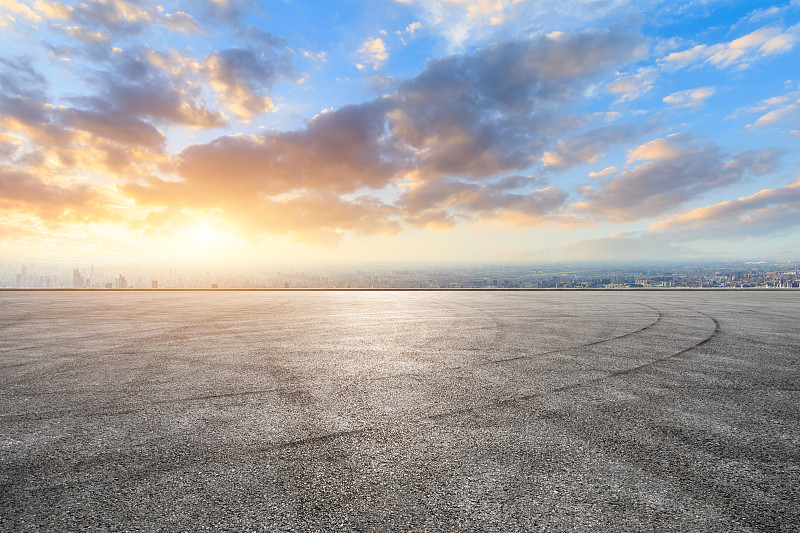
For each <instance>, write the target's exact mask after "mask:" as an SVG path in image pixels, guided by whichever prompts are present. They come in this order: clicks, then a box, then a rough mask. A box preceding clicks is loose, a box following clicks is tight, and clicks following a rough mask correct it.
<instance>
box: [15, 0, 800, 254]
mask: <svg viewBox="0 0 800 533" xmlns="http://www.w3.org/2000/svg"><path fill="white" fill-rule="evenodd" d="M0 31H2V37H3V39H2V41H3V45H2V47H1V48H0V262H2V261H59V262H86V263H90V262H91V263H104V262H113V263H120V262H164V261H182V262H187V263H194V264H199V263H204V264H205V263H213V264H230V265H234V264H240V265H241V264H269V263H270V262H286V261H291V262H295V263H309V264H314V263H343V262H383V263H385V262H398V263H401V262H402V263H406V262H431V263H435V262H448V263H453V262H465V263H475V262H493V263H502V262H532V263H542V262H550V261H564V260H589V261H592V260H594V261H606V260H631V261H633V260H637V261H640V260H653V261H658V260H681V259H687V260H696V259H703V258H717V259H767V258H769V259H794V260H796V259H800V257H799V256H800V253H798V251H800V0H791V1H787V2H776V3H774V4H770V3H766V2H744V1H730V0H726V1H715V0H703V1H700V0H689V1H660V0H653V1H636V2H631V1H626V0H574V1H570V2H564V1H563V0H558V1H556V0H383V1H381V0H375V1H354V0H353V1H350V0H341V1H337V2H322V1H319V2H315V1H304V0H284V1H277V0H276V1H272V2H257V1H248V0H193V1H191V2H189V1H186V2H183V1H168V0H167V1H164V2H161V3H154V2H133V1H131V2H128V1H124V0H86V1H81V2H56V1H49V0H35V1H24V0H0Z"/></svg>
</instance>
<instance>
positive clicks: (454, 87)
mask: <svg viewBox="0 0 800 533" xmlns="http://www.w3.org/2000/svg"><path fill="white" fill-rule="evenodd" d="M642 53H644V41H643V40H642V38H641V36H639V35H638V34H634V33H627V32H618V31H612V30H603V31H588V32H582V33H576V34H558V35H546V36H540V37H537V38H532V39H526V40H522V41H507V42H500V43H495V44H493V45H491V46H488V47H486V48H483V49H480V50H478V51H476V52H473V53H471V54H464V55H455V56H449V57H444V58H440V59H435V60H431V61H430V62H429V63H428V66H427V68H426V69H425V70H424V71H423V72H421V73H420V74H419V75H418V76H416V77H415V78H413V79H411V80H408V81H406V82H404V83H402V84H401V85H400V86H399V88H398V92H397V94H396V96H395V99H396V101H397V107H396V108H395V109H394V110H392V112H391V114H390V116H389V118H390V124H391V128H392V131H393V133H394V135H395V136H396V137H397V138H398V139H399V140H400V141H402V142H403V143H406V144H408V145H409V146H411V147H413V148H414V149H415V150H416V151H417V153H418V156H419V160H420V167H421V171H422V172H423V173H424V174H425V175H426V176H435V175H448V174H455V175H462V176H469V177H473V178H474V177H486V176H492V175H495V174H498V173H502V172H508V171H518V170H522V169H525V168H528V167H530V166H532V165H533V164H535V163H536V161H537V160H538V158H539V157H541V153H542V151H543V148H544V146H545V145H546V144H547V143H548V142H549V138H550V136H551V135H554V134H555V132H557V131H560V132H563V131H564V121H563V118H562V119H561V120H559V119H558V118H556V117H557V116H558V113H559V111H562V112H563V107H564V106H569V105H571V104H572V103H574V102H575V101H577V100H578V99H579V98H580V97H581V91H582V90H584V89H585V88H586V87H587V85H589V84H590V83H591V81H592V80H593V79H594V78H596V77H598V76H599V75H601V74H604V73H606V72H608V71H609V70H612V71H613V69H614V67H616V66H619V65H621V64H624V63H627V62H628V61H630V60H632V59H634V58H637V57H640V56H641V54H642Z"/></svg>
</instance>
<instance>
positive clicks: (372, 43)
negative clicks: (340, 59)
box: [356, 37, 389, 70]
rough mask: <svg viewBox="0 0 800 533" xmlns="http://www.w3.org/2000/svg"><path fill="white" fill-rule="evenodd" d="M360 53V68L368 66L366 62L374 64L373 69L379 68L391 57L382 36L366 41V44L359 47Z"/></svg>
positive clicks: (370, 64)
mask: <svg viewBox="0 0 800 533" xmlns="http://www.w3.org/2000/svg"><path fill="white" fill-rule="evenodd" d="M358 53H359V54H360V55H361V63H359V64H358V65H356V66H357V67H358V68H359V70H362V69H365V68H366V66H364V63H366V64H367V65H369V66H372V70H378V69H379V68H380V67H381V66H383V64H384V63H386V60H388V59H389V53H388V52H387V51H386V43H384V42H383V39H381V38H380V37H376V38H374V39H367V40H366V41H364V44H362V45H361V48H359V49H358Z"/></svg>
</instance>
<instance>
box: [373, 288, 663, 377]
mask: <svg viewBox="0 0 800 533" xmlns="http://www.w3.org/2000/svg"><path fill="white" fill-rule="evenodd" d="M460 305H464V306H465V307H468V306H466V305H465V304H460ZM637 305H640V306H643V307H647V308H649V309H652V310H653V311H655V312H656V313H658V317H657V318H656V319H655V320H654V321H653V322H651V323H650V324H647V325H646V326H644V327H642V328H640V329H637V330H636V331H631V332H628V333H623V334H622V335H617V336H616V337H610V338H607V339H600V340H598V341H592V342H589V343H585V344H577V345H575V346H569V347H567V348H558V349H555V350H549V351H546V352H536V353H533V354H525V355H518V356H516V357H507V358H503V359H491V360H488V361H483V362H480V363H476V364H475V365H473V366H490V365H495V364H499V363H509V362H513V361H520V360H523V359H532V358H534V357H541V356H545V355H553V354H554V353H561V352H569V351H573V350H580V349H581V348H586V347H589V346H596V345H598V344H603V343H606V342H611V341H615V340H618V339H624V338H626V337H630V336H631V335H636V334H637V333H641V332H643V331H646V330H648V329H650V328H652V327H655V326H656V325H657V324H658V323H659V322H661V320H662V319H663V318H664V313H662V312H661V311H660V310H659V309H657V308H655V307H653V306H652V305H647V304H643V303H638V302H637ZM470 308H471V307H470ZM471 309H472V308H471ZM575 318H579V317H578V316H577V315H576V317H575ZM493 320H494V319H493ZM495 323H497V322H496V320H495ZM461 368H462V367H461V366H454V367H445V368H442V369H440V370H439V371H447V370H460V369H461ZM398 377H403V378H408V377H410V378H413V379H416V380H418V381H422V379H423V376H422V375H421V374H419V373H416V372H403V373H399V374H392V375H390V376H380V377H376V378H371V379H369V381H370V382H372V381H380V380H386V379H391V378H398Z"/></svg>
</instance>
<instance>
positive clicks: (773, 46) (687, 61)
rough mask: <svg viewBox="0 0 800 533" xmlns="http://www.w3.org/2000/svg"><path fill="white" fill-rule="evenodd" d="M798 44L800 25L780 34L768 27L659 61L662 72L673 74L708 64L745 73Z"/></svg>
mask: <svg viewBox="0 0 800 533" xmlns="http://www.w3.org/2000/svg"><path fill="white" fill-rule="evenodd" d="M798 40H800V24H795V25H794V26H791V27H789V28H787V29H786V30H782V29H781V28H780V27H778V26H769V27H764V28H760V29H758V30H755V31H753V32H751V33H749V34H747V35H745V36H743V37H739V38H738V39H734V40H732V41H729V42H727V43H719V44H715V45H705V44H698V45H696V46H694V47H692V48H689V49H687V50H683V51H681V52H672V53H671V54H669V55H667V56H666V57H663V58H661V59H659V60H658V63H659V65H660V66H661V68H663V69H664V70H667V71H676V70H680V69H682V68H686V67H689V66H692V65H696V64H704V63H705V64H710V65H713V66H715V67H717V68H727V67H735V68H737V69H740V70H741V69H744V68H747V67H749V66H750V64H751V63H752V62H753V61H754V60H756V59H758V58H761V57H766V56H770V55H777V54H782V53H786V52H788V51H790V50H791V49H792V48H794V46H795V44H797V42H798Z"/></svg>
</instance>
